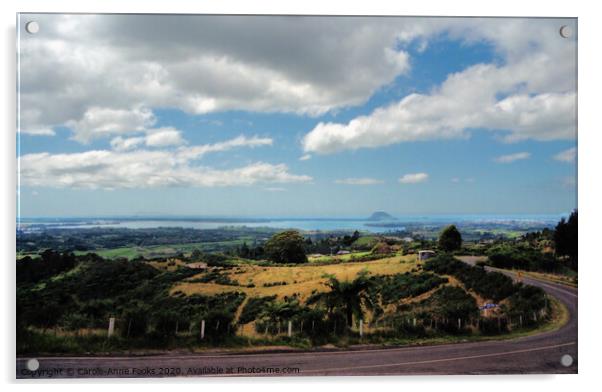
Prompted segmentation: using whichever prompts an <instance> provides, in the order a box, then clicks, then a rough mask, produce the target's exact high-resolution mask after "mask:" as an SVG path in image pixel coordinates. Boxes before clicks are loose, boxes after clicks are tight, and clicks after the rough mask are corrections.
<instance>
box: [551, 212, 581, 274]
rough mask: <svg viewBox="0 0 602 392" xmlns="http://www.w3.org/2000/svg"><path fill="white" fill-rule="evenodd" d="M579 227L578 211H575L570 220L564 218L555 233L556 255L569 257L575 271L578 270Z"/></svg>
mask: <svg viewBox="0 0 602 392" xmlns="http://www.w3.org/2000/svg"><path fill="white" fill-rule="evenodd" d="M577 226H578V225H577V210H575V211H573V212H572V213H571V215H570V216H569V219H568V220H565V219H564V218H562V219H561V220H560V222H558V224H557V225H556V229H555V231H554V244H555V248H556V255H558V256H568V257H569V260H570V261H571V267H572V268H574V269H577V250H578V246H577V245H578V241H577Z"/></svg>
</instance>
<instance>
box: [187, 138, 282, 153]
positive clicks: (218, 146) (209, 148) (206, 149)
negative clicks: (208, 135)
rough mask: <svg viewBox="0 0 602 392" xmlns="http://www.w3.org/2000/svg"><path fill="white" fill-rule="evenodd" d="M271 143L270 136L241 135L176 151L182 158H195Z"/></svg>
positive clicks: (269, 144)
mask: <svg viewBox="0 0 602 392" xmlns="http://www.w3.org/2000/svg"><path fill="white" fill-rule="evenodd" d="M272 143H273V140H272V139H271V138H261V137H259V136H253V137H246V136H244V135H241V136H238V137H236V138H234V139H230V140H227V141H225V142H219V143H214V144H203V145H199V146H191V147H186V148H180V149H179V150H178V152H179V156H180V157H182V158H184V159H196V158H200V157H202V156H203V155H205V154H207V153H210V152H222V151H228V150H231V149H233V148H239V147H247V148H255V147H263V146H271V145H272Z"/></svg>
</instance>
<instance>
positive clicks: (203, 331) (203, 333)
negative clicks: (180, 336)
mask: <svg viewBox="0 0 602 392" xmlns="http://www.w3.org/2000/svg"><path fill="white" fill-rule="evenodd" d="M202 339H205V320H201V340H202Z"/></svg>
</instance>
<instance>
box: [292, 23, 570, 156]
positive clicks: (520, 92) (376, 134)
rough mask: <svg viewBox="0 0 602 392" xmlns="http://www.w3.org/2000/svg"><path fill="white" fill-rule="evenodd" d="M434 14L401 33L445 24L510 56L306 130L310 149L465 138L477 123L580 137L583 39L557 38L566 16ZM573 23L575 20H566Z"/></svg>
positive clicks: (504, 131) (507, 136)
mask: <svg viewBox="0 0 602 392" xmlns="http://www.w3.org/2000/svg"><path fill="white" fill-rule="evenodd" d="M428 22H430V24H429V23H427V22H426V21H425V23H424V24H422V25H420V24H417V25H413V26H412V28H408V29H407V30H406V31H405V32H404V34H402V35H401V37H402V39H405V40H406V41H411V40H415V39H428V38H429V37H432V36H434V35H436V34H438V33H441V32H442V31H446V32H447V34H448V36H449V37H450V38H457V39H461V40H463V41H464V42H468V43H472V42H483V41H484V42H486V43H488V44H492V45H493V47H494V48H495V50H496V52H497V54H498V55H499V56H500V57H501V58H502V59H503V61H501V62H498V63H497V64H496V63H491V64H476V65H472V66H470V67H467V68H466V69H464V70H462V71H460V72H457V73H454V74H450V75H448V76H447V78H446V80H445V81H444V82H443V83H442V84H441V85H440V86H437V87H436V88H434V89H432V90H431V91H430V92H426V93H415V94H410V95H408V96H406V97H404V98H403V99H401V100H399V101H398V102H394V103H392V104H389V105H388V106H385V107H381V108H377V109H376V110H374V111H373V112H372V113H370V114H369V115H364V116H359V117H356V118H354V119H352V120H351V121H349V122H348V123H332V122H330V123H324V122H321V123H319V124H318V125H317V126H316V127H314V129H313V130H311V131H310V132H309V133H308V134H306V135H305V137H304V138H303V141H302V144H303V149H304V151H305V152H308V153H319V154H330V153H335V152H339V151H344V150H355V149H360V148H374V147H379V146H385V145H390V144H395V143H402V142H411V141H425V140H441V139H449V138H460V137H466V136H468V135H469V132H470V131H473V130H477V129H480V130H488V131H491V132H496V133H497V134H498V135H500V136H501V137H502V139H503V140H504V141H506V142H516V141H520V140H526V139H533V140H561V139H563V140H564V139H569V140H570V139H574V137H575V131H576V79H575V66H576V62H575V58H576V41H574V40H566V39H565V40H563V39H561V38H558V33H557V28H558V26H559V23H560V22H561V21H559V20H554V19H541V20H537V21H534V20H524V19H487V20H484V19H473V20H467V19H461V18H458V19H455V20H449V19H442V20H437V21H434V20H428ZM565 22H566V23H565ZM567 23H569V24H570V23H572V22H570V21H562V24H567ZM410 25H412V24H411V23H410ZM525 37H529V39H525Z"/></svg>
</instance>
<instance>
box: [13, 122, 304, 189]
mask: <svg viewBox="0 0 602 392" xmlns="http://www.w3.org/2000/svg"><path fill="white" fill-rule="evenodd" d="M161 132H170V131H161ZM153 135H154V134H151V135H149V136H153ZM172 141H173V140H172ZM143 143H146V144H148V143H147V140H146V138H145V137H140V138H129V139H123V138H121V137H117V138H114V139H113V140H112V141H111V145H112V147H113V148H114V151H108V150H93V151H87V152H81V153H71V154H49V153H47V152H44V153H36V154H26V155H23V156H21V157H20V168H21V171H20V174H21V181H22V184H24V185H30V186H40V187H55V188H83V189H119V188H155V187H167V186H192V187H214V186H237V185H254V184H284V183H305V182H310V181H311V180H312V178H311V177H310V176H307V175H297V174H293V173H290V172H289V169H288V167H287V166H286V165H284V164H270V163H264V162H256V163H251V164H248V165H246V166H243V167H238V168H233V169H215V168H211V167H208V166H204V165H198V164H196V163H195V162H196V161H197V160H198V159H200V158H201V157H202V156H203V155H205V154H207V153H210V152H218V151H227V150H230V149H233V148H239V147H250V148H252V147H258V146H266V145H271V144H272V140H271V139H267V138H259V137H252V138H247V137H244V136H239V137H237V138H234V139H231V140H227V141H224V142H220V143H215V144H207V145H199V146H181V147H178V148H175V149H169V150H160V149H153V150H145V149H134V148H135V147H138V146H140V145H142V144H143ZM163 144H164V145H169V143H167V142H165V143H163Z"/></svg>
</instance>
